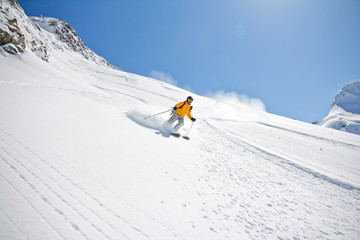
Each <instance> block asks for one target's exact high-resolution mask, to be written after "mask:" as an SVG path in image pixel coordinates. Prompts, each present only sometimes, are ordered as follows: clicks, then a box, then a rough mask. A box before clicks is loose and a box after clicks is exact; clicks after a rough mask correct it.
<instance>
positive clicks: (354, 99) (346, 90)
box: [320, 81, 360, 135]
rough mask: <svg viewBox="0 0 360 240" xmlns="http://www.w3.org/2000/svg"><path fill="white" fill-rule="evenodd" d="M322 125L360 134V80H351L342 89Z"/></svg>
mask: <svg viewBox="0 0 360 240" xmlns="http://www.w3.org/2000/svg"><path fill="white" fill-rule="evenodd" d="M320 125H321V126H324V127H329V128H334V129H337V130H341V131H345V132H350V133H354V134H359V135H360V81H355V82H349V83H347V84H346V85H345V86H344V87H343V88H341V89H340V91H339V92H338V94H337V95H336V96H335V101H334V103H333V104H332V107H331V110H330V112H329V114H328V116H327V117H326V118H324V119H323V120H322V122H321V124H320Z"/></svg>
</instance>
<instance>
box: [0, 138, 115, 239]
mask: <svg viewBox="0 0 360 240" xmlns="http://www.w3.org/2000/svg"><path fill="white" fill-rule="evenodd" d="M0 139H1V140H2V141H3V142H4V139H2V138H1V137H0ZM5 143H6V142H5ZM2 151H3V152H5V153H6V154H7V155H8V156H9V157H10V158H12V159H13V160H14V162H16V163H17V164H18V165H19V166H21V167H22V168H23V169H24V170H25V171H26V172H28V174H30V175H31V176H32V177H33V178H35V179H37V180H38V181H39V182H40V183H41V184H42V185H44V186H45V187H46V188H47V189H48V190H49V191H50V192H51V193H52V194H54V195H55V196H56V197H57V198H59V199H60V202H64V203H65V204H66V205H68V206H69V207H70V208H71V209H72V210H73V211H75V212H76V213H77V214H79V215H80V216H82V215H81V214H80V213H79V212H78V211H77V210H75V209H74V208H73V207H71V206H70V204H69V203H68V202H67V201H66V200H65V199H64V198H62V197H61V196H60V195H59V194H56V193H55V191H54V190H53V189H52V188H51V187H50V186H49V185H48V184H46V183H44V181H42V180H41V179H40V178H39V177H38V176H36V174H35V173H33V172H32V171H31V170H29V169H28V168H27V167H25V166H24V165H23V164H22V163H21V162H20V161H19V160H18V159H17V158H15V157H14V156H13V155H11V154H10V153H9V152H8V151H6V150H4V149H2ZM1 158H2V159H3V161H4V162H5V163H6V164H7V165H8V166H9V167H11V168H12V169H13V170H14V171H15V173H17V174H18V176H19V177H20V178H21V179H22V180H23V181H24V182H25V183H26V184H28V185H29V187H30V188H31V189H32V190H33V191H34V192H35V193H36V194H37V195H38V196H39V198H40V199H41V200H42V201H43V202H44V203H46V204H48V205H49V206H50V207H51V208H52V210H53V211H54V212H55V213H57V214H59V215H60V216H61V217H62V218H63V219H64V220H65V221H66V222H67V223H68V224H69V225H71V227H72V228H73V229H75V230H76V231H78V232H79V233H80V234H81V235H82V236H83V237H84V238H85V239H88V240H90V238H89V236H87V234H85V233H84V232H83V231H82V230H81V228H80V227H79V226H78V225H77V224H76V223H74V222H73V221H71V220H70V219H69V218H68V217H67V216H66V214H65V213H64V211H62V210H61V209H58V208H56V206H55V205H54V204H53V203H51V201H50V200H49V198H47V197H46V196H44V195H43V194H42V193H41V192H40V191H39V190H38V189H37V188H36V187H35V184H32V183H30V180H28V178H27V177H25V176H24V175H25V174H22V173H20V171H19V169H18V168H17V167H15V166H14V165H13V164H11V163H10V162H9V161H7V160H6V159H5V158H4V157H2V156H1ZM36 185H37V184H36ZM82 217H83V216H82ZM85 220H86V219H85ZM90 225H91V224H90ZM106 238H107V239H109V238H108V237H106Z"/></svg>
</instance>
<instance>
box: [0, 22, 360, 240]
mask: <svg viewBox="0 0 360 240" xmlns="http://www.w3.org/2000/svg"><path fill="white" fill-rule="evenodd" d="M38 21H39V20H38ZM47 34H53V33H51V32H48V33H47ZM53 41H60V40H59V39H57V38H56V37H55V36H53ZM61 44H62V43H61V42H55V43H54V44H50V45H49V54H50V58H49V62H46V61H43V60H42V59H41V58H39V57H38V55H37V54H36V53H33V52H32V51H26V52H25V53H23V54H21V55H9V54H7V53H5V52H4V51H1V54H0V73H1V75H0V239H5V240H8V239H11V240H13V239H36V240H45V239H52V240H53V239H54V240H55V239H76V240H80V239H86V240H93V239H94V240H101V239H105V240H108V239H114V240H118V239H127V240H142V239H144V240H146V239H156V240H158V239H175V240H185V239H189V240H192V239H194V240H198V239H204V240H209V239H360V136H359V135H355V134H349V133H346V132H342V131H337V130H334V129H331V128H324V127H320V126H315V125H311V124H306V123H303V122H300V121H295V120H292V119H287V118H284V117H280V116H276V115H272V114H269V113H266V112H264V111H259V110H256V109H252V108H251V107H249V106H244V105H243V104H239V105H236V104H230V103H227V102H226V101H225V102H221V101H217V100H213V99H210V98H206V97H202V96H198V95H196V94H194V93H191V92H188V91H185V90H183V89H180V88H178V87H175V86H172V85H169V84H167V83H163V82H160V81H157V80H154V79H150V78H146V77H142V76H138V75H135V74H131V73H126V72H123V71H120V70H117V69H114V68H112V67H111V66H106V65H105V64H101V63H99V62H98V61H94V60H93V59H92V58H85V57H84V55H83V54H79V53H78V52H76V51H73V50H71V49H67V48H62V49H60V48H56V47H54V46H56V45H61ZM188 95H191V96H193V97H194V102H193V106H194V109H193V111H192V115H193V116H194V117H195V118H197V121H196V122H195V123H194V125H193V126H192V128H191V130H190V132H189V134H188V136H189V137H190V140H185V139H183V138H175V137H172V136H170V135H169V133H167V132H166V131H164V130H163V129H162V124H163V123H164V122H165V121H166V120H167V119H168V118H169V113H164V114H160V115H157V116H155V117H150V118H147V119H144V118H146V117H148V116H150V115H153V114H156V113H159V112H162V111H166V110H169V109H171V107H172V106H173V105H174V104H176V103H178V102H180V101H183V100H184V99H185V98H186V97H187V96H188ZM190 127H191V121H190V120H189V119H187V118H186V119H185V125H184V127H183V128H182V129H181V130H180V133H181V134H183V135H185V134H187V132H188V130H189V129H190Z"/></svg>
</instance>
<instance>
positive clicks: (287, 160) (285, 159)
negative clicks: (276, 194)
mask: <svg viewBox="0 0 360 240" xmlns="http://www.w3.org/2000/svg"><path fill="white" fill-rule="evenodd" d="M206 124H207V126H209V127H211V128H213V129H214V130H215V129H218V128H216V127H215V126H213V125H212V124H210V123H209V122H206ZM281 130H283V129H282V128H281ZM217 131H219V130H217ZM291 132H292V131H291ZM295 133H296V132H295ZM221 134H224V136H227V138H228V139H229V140H230V141H234V142H237V143H239V142H241V143H243V144H246V145H248V146H250V147H252V148H254V149H256V150H257V151H258V152H262V153H264V154H265V155H268V156H272V157H274V158H272V159H273V160H274V163H275V164H278V165H279V166H284V164H287V165H291V166H293V167H295V168H297V169H299V170H301V171H304V172H306V173H308V174H311V175H313V176H314V177H316V178H319V179H322V180H324V181H327V182H329V183H332V184H335V185H337V186H339V187H342V188H345V189H347V190H357V191H360V187H358V186H354V185H352V184H350V183H347V182H343V181H341V180H338V179H334V178H331V177H329V176H327V175H324V174H322V173H320V172H317V171H314V170H312V169H310V168H307V167H305V166H303V165H301V163H300V161H299V160H296V159H295V158H294V157H291V156H287V155H286V154H284V153H279V152H277V151H276V150H274V149H271V148H269V147H265V146H262V145H260V144H258V143H254V142H252V141H250V140H249V139H245V138H244V137H242V136H241V135H240V134H238V133H236V132H232V131H231V132H230V131H228V130H226V129H224V128H223V129H222V131H221ZM301 135H305V136H307V137H314V138H316V139H319V140H323V141H325V140H327V141H330V142H331V143H333V144H334V143H339V144H342V145H345V146H347V147H352V148H354V147H355V148H356V149H360V147H358V146H355V145H351V144H346V143H341V142H335V141H331V140H328V139H324V138H321V137H316V136H311V135H307V134H301ZM233 139H237V141H235V140H233ZM254 153H255V152H254ZM276 159H278V161H276Z"/></svg>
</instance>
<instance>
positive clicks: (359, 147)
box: [256, 122, 360, 149]
mask: <svg viewBox="0 0 360 240" xmlns="http://www.w3.org/2000/svg"><path fill="white" fill-rule="evenodd" d="M256 123H258V124H261V125H264V126H266V127H270V128H276V129H280V130H283V131H287V132H291V133H295V134H299V135H302V136H305V137H310V138H315V139H318V140H322V141H326V142H329V143H332V144H335V145H336V144H339V145H342V146H346V147H348V146H350V147H353V148H358V149H360V146H359V145H354V144H351V143H344V142H340V141H335V140H331V139H327V138H323V137H319V136H314V135H311V134H306V133H302V132H298V131H295V130H291V129H287V128H283V127H279V126H275V125H271V124H267V123H263V122H256Z"/></svg>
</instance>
